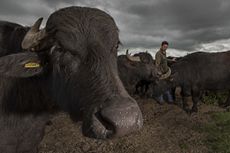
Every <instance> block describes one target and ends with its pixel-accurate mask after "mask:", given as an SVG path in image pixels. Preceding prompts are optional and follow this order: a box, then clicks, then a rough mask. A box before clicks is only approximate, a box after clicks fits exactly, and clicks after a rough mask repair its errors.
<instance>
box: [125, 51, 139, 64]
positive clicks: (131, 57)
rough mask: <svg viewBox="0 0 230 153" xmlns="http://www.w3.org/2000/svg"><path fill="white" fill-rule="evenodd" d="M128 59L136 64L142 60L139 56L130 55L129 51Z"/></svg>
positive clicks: (127, 52)
mask: <svg viewBox="0 0 230 153" xmlns="http://www.w3.org/2000/svg"><path fill="white" fill-rule="evenodd" d="M126 57H127V58H128V59H129V60H130V61H134V62H141V59H140V57H139V56H131V55H130V54H129V50H128V49H127V50H126Z"/></svg>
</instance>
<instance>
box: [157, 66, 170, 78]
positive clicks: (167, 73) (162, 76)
mask: <svg viewBox="0 0 230 153" xmlns="http://www.w3.org/2000/svg"><path fill="white" fill-rule="evenodd" d="M170 75H171V69H170V68H169V70H168V72H166V73H165V74H162V75H161V76H160V78H159V79H160V80H164V79H167V78H168V77H169V76H170Z"/></svg>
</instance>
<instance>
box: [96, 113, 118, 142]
mask: <svg viewBox="0 0 230 153" xmlns="http://www.w3.org/2000/svg"><path fill="white" fill-rule="evenodd" d="M94 115H95V117H96V118H97V120H98V121H99V122H100V123H101V124H102V125H103V126H104V128H105V130H106V138H111V137H112V136H113V135H114V133H115V131H116V130H115V125H113V123H111V122H110V121H109V120H108V119H106V118H104V117H103V116H102V115H101V112H100V111H98V112H96V113H95V114H94Z"/></svg>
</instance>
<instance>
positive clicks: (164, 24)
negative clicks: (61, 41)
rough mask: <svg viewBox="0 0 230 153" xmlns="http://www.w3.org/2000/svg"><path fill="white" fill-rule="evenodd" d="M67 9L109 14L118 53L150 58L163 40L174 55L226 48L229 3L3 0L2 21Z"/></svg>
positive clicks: (24, 19) (205, 0)
mask: <svg viewBox="0 0 230 153" xmlns="http://www.w3.org/2000/svg"><path fill="white" fill-rule="evenodd" d="M71 5H76V6H87V7H96V8H100V9H102V10H104V11H105V12H107V13H109V14H110V15H111V16H112V17H113V18H114V19H115V22H116V23H117V26H118V28H119V29H120V39H121V41H122V43H123V46H122V47H120V51H121V52H124V50H125V49H126V48H130V50H131V51H133V52H138V51H146V50H148V51H149V52H150V53H152V54H154V53H155V52H156V51H157V50H158V48H159V46H160V43H161V42H162V41H163V40H167V41H168V42H169V43H170V46H169V47H170V49H169V50H168V55H174V56H180V55H185V54H187V52H192V51H208V52H211V51H226V50H230V0H1V5H0V19H1V20H7V21H11V22H16V23H20V24H23V25H32V24H33V22H34V21H35V20H36V19H37V18H38V17H41V16H42V17H44V18H45V19H47V18H48V16H49V15H50V14H51V13H52V12H54V11H55V10H58V9H60V8H63V7H67V6H71ZM45 21H46V20H45ZM43 25H45V23H44V24H43Z"/></svg>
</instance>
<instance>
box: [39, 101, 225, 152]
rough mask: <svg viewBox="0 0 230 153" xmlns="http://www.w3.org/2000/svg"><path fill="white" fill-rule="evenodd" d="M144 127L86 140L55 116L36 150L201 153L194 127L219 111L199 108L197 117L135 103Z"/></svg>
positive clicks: (75, 126)
mask: <svg viewBox="0 0 230 153" xmlns="http://www.w3.org/2000/svg"><path fill="white" fill-rule="evenodd" d="M138 103H139V106H140V108H141V110H142V113H143V118H144V127H143V128H142V129H141V130H140V131H139V132H136V133H133V134H131V135H129V136H126V137H123V138H119V139H112V140H106V141H105V140H95V139H89V138H86V137H84V136H83V135H82V133H81V123H73V122H72V121H71V120H70V119H69V117H68V115H66V114H64V113H59V114H57V115H56V116H55V117H54V118H53V119H52V125H50V126H47V128H46V134H45V137H44V139H43V141H42V142H41V145H40V147H39V153H133V152H137V153H172V152H173V153H187V152H189V153H205V152H208V150H207V148H206V147H205V146H204V144H203V143H202V140H203V139H204V135H203V134H201V133H199V132H198V131H197V130H195V127H197V126H202V124H204V123H206V122H208V121H209V114H210V112H216V111H223V110H222V109H220V108H217V107H214V106H207V105H204V104H202V105H200V106H199V113H197V114H192V115H188V114H186V113H185V112H184V111H183V110H182V109H181V108H180V107H178V106H176V105H168V104H164V105H162V106H161V105H158V104H157V103H156V102H155V101H154V100H152V99H140V100H138Z"/></svg>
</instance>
